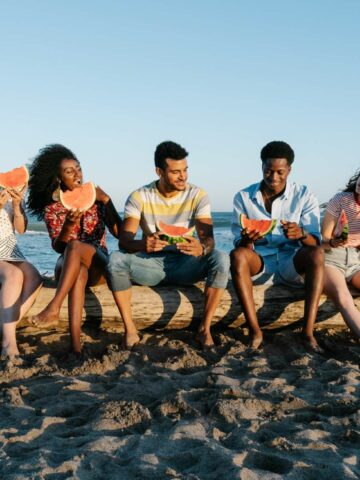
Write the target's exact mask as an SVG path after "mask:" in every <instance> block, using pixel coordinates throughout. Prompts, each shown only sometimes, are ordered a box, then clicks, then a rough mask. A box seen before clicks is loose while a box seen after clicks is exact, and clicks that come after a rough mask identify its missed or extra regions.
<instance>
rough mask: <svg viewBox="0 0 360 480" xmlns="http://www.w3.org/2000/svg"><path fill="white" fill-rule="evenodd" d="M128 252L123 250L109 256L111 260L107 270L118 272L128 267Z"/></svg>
mask: <svg viewBox="0 0 360 480" xmlns="http://www.w3.org/2000/svg"><path fill="white" fill-rule="evenodd" d="M126 268H127V266H126V254H124V253H122V252H119V251H117V252H112V253H111V254H110V256H109V261H108V264H107V266H106V270H107V272H108V273H110V274H112V273H116V272H119V271H121V270H124V269H126Z"/></svg>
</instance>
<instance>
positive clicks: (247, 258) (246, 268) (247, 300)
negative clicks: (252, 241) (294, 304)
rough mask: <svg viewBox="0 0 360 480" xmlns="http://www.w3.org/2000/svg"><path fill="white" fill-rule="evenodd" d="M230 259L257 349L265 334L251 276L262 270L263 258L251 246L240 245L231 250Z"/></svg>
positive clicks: (236, 288)
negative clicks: (257, 314)
mask: <svg viewBox="0 0 360 480" xmlns="http://www.w3.org/2000/svg"><path fill="white" fill-rule="evenodd" d="M230 259H231V276H232V281H233V285H234V288H235V291H236V294H237V296H238V298H239V300H240V302H241V304H242V307H243V309H244V315H245V319H246V321H247V323H248V325H249V327H250V330H251V334H252V335H251V336H252V339H251V348H253V349H257V348H259V346H260V345H261V343H262V340H263V335H262V332H261V330H260V326H259V322H258V319H257V316H256V309H255V302H254V295H253V284H252V280H251V277H252V276H253V275H256V274H257V273H259V272H260V270H261V266H262V263H261V258H260V256H259V255H258V254H257V253H255V252H254V251H253V250H250V249H249V248H245V247H238V248H236V249H235V250H233V251H232V252H231V254H230Z"/></svg>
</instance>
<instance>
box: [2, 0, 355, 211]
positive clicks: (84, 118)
mask: <svg viewBox="0 0 360 480" xmlns="http://www.w3.org/2000/svg"><path fill="white" fill-rule="evenodd" d="M359 21H360V1H359V0H343V1H339V0H271V1H270V0H182V1H181V2H179V1H175V0H174V1H173V0H16V1H15V2H14V1H13V0H0V59H1V63H0V65H1V67H0V68H1V70H0V73H1V76H0V122H1V132H2V142H1V146H2V148H1V150H2V154H1V159H0V162H1V163H0V171H7V170H9V169H10V168H13V167H16V166H19V165H21V164H24V163H29V162H31V159H32V158H33V157H34V156H35V155H36V153H37V152H38V150H39V149H40V148H41V147H43V146H45V145H48V144H51V143H62V144H64V145H65V146H67V147H68V148H70V149H71V150H72V151H73V152H74V153H75V154H76V156H77V157H78V159H79V160H80V162H81V164H82V167H83V171H84V176H85V180H92V181H94V182H95V183H96V184H98V185H100V186H101V187H102V188H103V189H104V190H105V191H106V192H107V193H108V194H109V195H111V197H112V199H113V201H114V203H115V205H116V206H117V208H118V210H122V209H123V206H124V202H125V200H126V198H127V196H128V195H129V193H130V192H131V191H133V190H135V189H136V188H138V187H140V186H142V185H144V184H146V183H149V182H150V181H152V180H154V179H155V178H156V175H155V170H154V163H153V155H154V150H155V148H156V145H157V144H158V143H160V142H162V141H164V140H173V141H176V142H178V143H180V144H181V145H182V146H183V147H185V148H186V149H187V150H188V151H189V157H188V163H189V181H190V182H191V183H194V184H196V185H199V186H201V187H203V188H204V189H206V190H207V192H208V194H209V196H210V200H211V204H212V209H213V210H214V211H230V210H231V209H232V200H233V196H234V194H235V193H236V192H237V191H238V190H239V189H241V188H243V187H245V186H247V185H249V184H250V183H254V182H257V181H259V180H260V179H261V176H262V172H261V161H260V150H261V148H262V147H263V146H264V145H265V144H266V143H268V142H269V141H272V140H284V141H286V142H288V143H289V144H290V145H291V146H292V147H293V149H294V151H295V162H294V165H293V169H292V172H291V178H292V180H294V181H297V182H299V183H302V184H306V185H308V186H309V187H310V189H311V190H312V191H313V192H314V193H315V194H316V195H317V197H318V199H319V201H320V202H324V201H326V200H328V199H329V198H330V197H331V196H332V195H334V194H335V193H336V192H337V191H338V190H339V189H341V188H343V187H344V185H345V183H346V182H347V180H348V178H349V177H350V176H351V175H352V174H353V173H354V172H355V171H356V170H357V169H358V168H359V167H360V161H359V160H360V153H359V148H358V140H356V139H358V138H359V126H360V125H359V123H360V122H359V115H360V95H359V93H360V92H359V90H360V82H359V78H360V53H359V52H360V29H359Z"/></svg>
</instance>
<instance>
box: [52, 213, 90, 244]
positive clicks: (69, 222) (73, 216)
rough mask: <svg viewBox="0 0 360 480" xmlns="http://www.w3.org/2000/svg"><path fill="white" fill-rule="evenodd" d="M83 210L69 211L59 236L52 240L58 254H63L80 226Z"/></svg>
mask: <svg viewBox="0 0 360 480" xmlns="http://www.w3.org/2000/svg"><path fill="white" fill-rule="evenodd" d="M83 213H84V212H82V211H81V210H69V211H68V213H67V214H66V216H65V221H64V223H63V225H62V227H61V230H60V232H59V234H58V235H57V236H56V237H55V238H54V239H53V240H52V246H53V249H54V250H55V251H56V252H57V253H63V252H64V250H65V248H66V246H67V244H68V242H69V240H70V239H71V234H72V232H73V229H74V227H75V225H79V224H80V219H81V217H82V216H83Z"/></svg>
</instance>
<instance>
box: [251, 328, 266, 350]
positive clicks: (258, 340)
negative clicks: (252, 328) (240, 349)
mask: <svg viewBox="0 0 360 480" xmlns="http://www.w3.org/2000/svg"><path fill="white" fill-rule="evenodd" d="M262 342H263V334H262V333H261V332H259V333H254V334H253V335H252V337H251V342H250V349H251V350H258V348H259V347H260V346H261V344H262Z"/></svg>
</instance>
